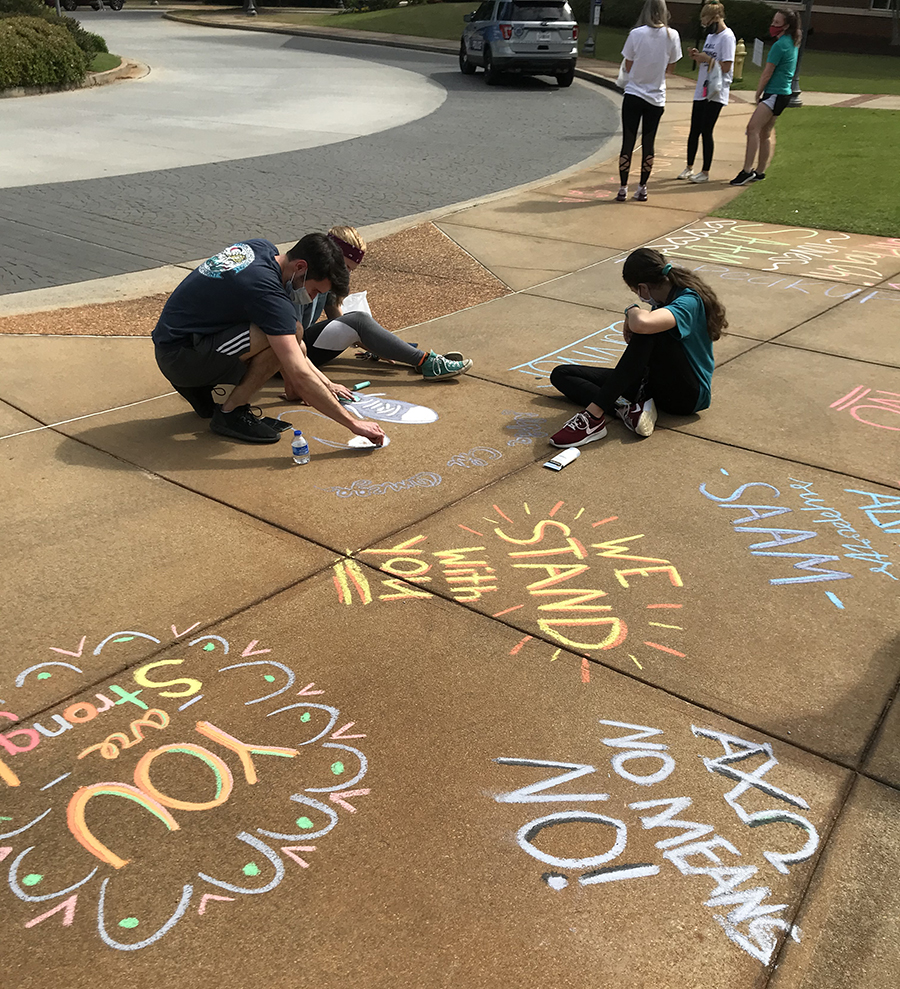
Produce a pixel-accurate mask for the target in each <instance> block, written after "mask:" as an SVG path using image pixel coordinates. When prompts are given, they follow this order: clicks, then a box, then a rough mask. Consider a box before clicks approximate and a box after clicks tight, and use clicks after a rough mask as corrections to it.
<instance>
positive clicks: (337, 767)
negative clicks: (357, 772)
mask: <svg viewBox="0 0 900 989" xmlns="http://www.w3.org/2000/svg"><path fill="white" fill-rule="evenodd" d="M331 771H332V772H333V773H334V775H335V776H340V775H341V773H342V772H343V771H344V764H343V763H342V762H333V763H332V764H331Z"/></svg>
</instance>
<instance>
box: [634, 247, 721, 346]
mask: <svg viewBox="0 0 900 989" xmlns="http://www.w3.org/2000/svg"><path fill="white" fill-rule="evenodd" d="M667 264H668V262H667V261H666V259H665V258H664V257H663V256H662V254H660V253H659V251H654V250H652V249H651V248H649V247H639V248H638V249H637V250H636V251H632V252H631V254H629V255H628V257H627V258H626V259H625V264H624V265H623V266H622V278H624V279H625V284H626V285H627V286H628V287H629V288H630V289H631V290H632V291H636V290H637V287H638V285H640V284H641V283H642V282H643V283H644V284H646V285H671V286H672V287H673V288H675V289H682V288H689V289H693V291H695V292H696V293H697V295H699V296H700V299H701V301H702V302H703V308H704V310H705V311H706V332H707V333H708V334H709V339H710V340H718V339H719V337H720V336H722V331H723V330H724V329H725V328H726V327H727V326H728V320H727V319H726V317H725V307H724V306H723V305H722V303H721V302H719V299H718V297H717V296H716V293H715V292H714V291H713V290H712V289H711V288H710V287H709V285H707V284H706V282H705V281H703V279H702V278H700V277H699V276H698V275H695V274H694V272H693V271H688V269H687V268H678V267H675V265H671V264H669V265H668V271H667V272H666V274H663V270H664V269H665V268H666V265H667Z"/></svg>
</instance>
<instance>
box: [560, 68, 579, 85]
mask: <svg viewBox="0 0 900 989" xmlns="http://www.w3.org/2000/svg"><path fill="white" fill-rule="evenodd" d="M574 81H575V67H574V66H573V67H572V68H571V69H566V71H565V72H559V73H558V74H557V76H556V85H557V86H559V88H560V89H565V88H566V87H568V86H571V85H572V83H573V82H574Z"/></svg>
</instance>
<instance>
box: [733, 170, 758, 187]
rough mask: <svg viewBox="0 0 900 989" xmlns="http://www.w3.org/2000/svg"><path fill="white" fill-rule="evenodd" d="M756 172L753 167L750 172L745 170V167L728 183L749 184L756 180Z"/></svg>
mask: <svg viewBox="0 0 900 989" xmlns="http://www.w3.org/2000/svg"><path fill="white" fill-rule="evenodd" d="M755 175H756V172H754V171H753V169H752V168H751V169H750V171H749V172H745V171H744V170H743V169H741V171H739V172H738V173H737V175H735V177H734V178H733V179H732V180H731V181H730V182H729V183H728V184H729V185H749V184H750V183H751V182H753V181H755V178H754V177H755Z"/></svg>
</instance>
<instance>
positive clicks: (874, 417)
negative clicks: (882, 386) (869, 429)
mask: <svg viewBox="0 0 900 989" xmlns="http://www.w3.org/2000/svg"><path fill="white" fill-rule="evenodd" d="M828 407H829V408H830V409H837V411H839V412H848V413H849V414H850V415H851V416H853V418H854V419H855V420H856V421H857V422H862V423H865V424H866V425H867V426H874V427H875V428H876V429H890V430H893V431H894V432H900V394H898V393H897V392H894V391H877V390H873V389H871V388H866V386H865V385H857V386H856V387H855V388H853V389H851V390H850V391H849V392H848V393H847V394H846V395H844V397H843V398H839V399H838V400H837V401H836V402H832V403H831V405H829V406H828Z"/></svg>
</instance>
